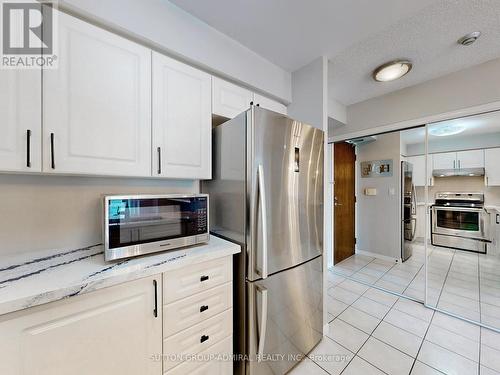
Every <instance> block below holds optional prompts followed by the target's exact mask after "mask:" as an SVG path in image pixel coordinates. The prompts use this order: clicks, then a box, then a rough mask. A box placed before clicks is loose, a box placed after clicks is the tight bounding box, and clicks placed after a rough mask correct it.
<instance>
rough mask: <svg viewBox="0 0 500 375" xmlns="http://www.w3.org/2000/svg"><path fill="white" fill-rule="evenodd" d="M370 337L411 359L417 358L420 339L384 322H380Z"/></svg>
mask: <svg viewBox="0 0 500 375" xmlns="http://www.w3.org/2000/svg"><path fill="white" fill-rule="evenodd" d="M372 335H373V336H374V337H376V338H377V339H379V340H381V341H383V342H385V343H386V344H389V345H391V346H393V347H395V348H396V349H399V350H401V351H402V352H404V353H406V354H408V355H409V356H411V357H413V358H415V357H416V356H417V353H418V349H419V348H420V344H421V343H422V338H421V337H418V336H416V335H414V334H412V333H410V332H408V331H404V330H402V329H401V328H398V327H395V326H393V325H392V324H389V323H386V322H381V323H380V324H379V326H378V327H377V328H376V329H375V331H374V332H373V333H372Z"/></svg>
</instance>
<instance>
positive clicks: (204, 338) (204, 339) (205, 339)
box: [200, 335, 210, 342]
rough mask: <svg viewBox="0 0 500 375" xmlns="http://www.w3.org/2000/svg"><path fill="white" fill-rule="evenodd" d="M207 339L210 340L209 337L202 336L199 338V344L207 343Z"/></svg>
mask: <svg viewBox="0 0 500 375" xmlns="http://www.w3.org/2000/svg"><path fill="white" fill-rule="evenodd" d="M209 338H210V337H209V336H208V335H203V336H201V338H200V342H205V341H207V340H208V339H209Z"/></svg>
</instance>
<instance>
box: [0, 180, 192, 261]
mask: <svg viewBox="0 0 500 375" xmlns="http://www.w3.org/2000/svg"><path fill="white" fill-rule="evenodd" d="M198 191H199V182H198V181H184V180H158V179H132V178H97V177H60V176H26V175H0V199H1V203H0V228H1V229H0V256H2V255H5V254H12V253H21V252H27V251H38V250H48V249H76V248H80V247H85V246H89V245H95V244H98V243H101V242H102V206H101V201H102V195H104V194H148V193H149V194H166V193H193V192H195V193H196V192H198Z"/></svg>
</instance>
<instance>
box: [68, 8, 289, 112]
mask: <svg viewBox="0 0 500 375" xmlns="http://www.w3.org/2000/svg"><path fill="white" fill-rule="evenodd" d="M59 3H60V7H61V9H69V10H71V11H72V12H74V13H77V14H80V15H82V16H84V17H85V18H88V19H90V20H94V21H97V22H99V23H102V24H103V25H105V26H107V27H109V28H111V29H117V30H119V31H121V32H122V33H124V34H127V35H129V36H132V37H135V38H138V39H141V40H144V41H145V42H147V43H148V44H152V45H154V46H155V47H156V48H158V49H160V50H162V51H165V52H166V53H169V54H172V55H174V56H176V57H180V58H181V59H183V60H186V61H187V62H190V63H192V64H193V65H196V66H199V67H201V68H204V69H206V70H208V71H210V72H213V73H216V74H218V75H220V76H222V77H226V78H230V79H231V80H234V81H236V82H237V83H242V84H245V85H248V86H250V87H252V88H254V89H257V90H258V91H261V92H262V93H264V94H268V95H270V96H273V97H275V98H277V99H280V100H281V101H283V102H286V103H288V102H290V101H291V75H290V73H289V72H286V71H285V70H283V69H281V68H280V67H278V66H277V65H274V64H272V63H271V62H269V61H268V60H266V59H264V58H263V57H261V56H259V55H257V54H256V53H255V52H253V51H251V50H250V49H248V48H246V47H245V46H243V45H241V44H240V43H238V42H236V41H235V40H233V39H231V38H229V37H228V36H226V35H224V34H222V33H221V32H219V31H217V30H215V29H214V28H212V27H210V26H209V25H207V24H206V23H203V22H202V21H200V20H199V19H197V18H195V17H193V16H192V15H190V14H189V13H187V12H185V11H183V10H181V9H180V8H178V7H177V6H175V5H173V4H172V3H170V2H168V1H166V0H140V1H138V0H61V1H60V2H59Z"/></svg>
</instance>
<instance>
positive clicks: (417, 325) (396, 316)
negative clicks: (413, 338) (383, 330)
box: [384, 309, 429, 337]
mask: <svg viewBox="0 0 500 375" xmlns="http://www.w3.org/2000/svg"><path fill="white" fill-rule="evenodd" d="M384 320H385V321H386V322H387V323H390V324H392V325H394V326H396V327H399V328H401V329H404V330H406V331H408V332H410V333H413V334H414V335H417V336H419V337H424V336H425V332H426V331H427V327H428V326H429V323H428V322H426V321H423V320H420V319H418V318H415V317H414V316H411V315H408V314H406V313H404V312H401V311H399V310H395V309H392V310H391V311H389V313H388V314H387V315H386V316H385V318H384Z"/></svg>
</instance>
